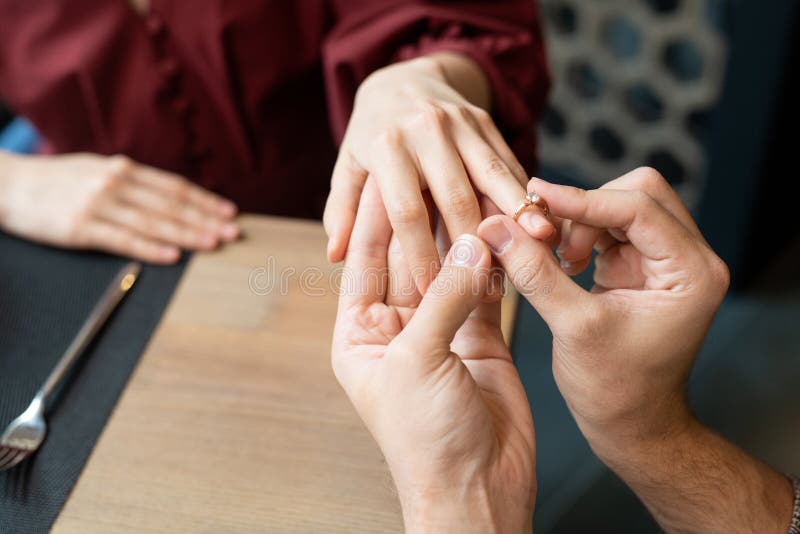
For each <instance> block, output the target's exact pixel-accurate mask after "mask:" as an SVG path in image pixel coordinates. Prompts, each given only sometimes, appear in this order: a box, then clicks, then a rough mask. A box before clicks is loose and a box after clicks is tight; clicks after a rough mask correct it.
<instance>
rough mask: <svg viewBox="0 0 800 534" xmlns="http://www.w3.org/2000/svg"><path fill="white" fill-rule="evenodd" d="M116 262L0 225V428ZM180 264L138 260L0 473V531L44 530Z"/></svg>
mask: <svg viewBox="0 0 800 534" xmlns="http://www.w3.org/2000/svg"><path fill="white" fill-rule="evenodd" d="M124 263H125V260H122V259H120V258H114V257H110V256H104V255H101V254H94V253H79V252H69V251H62V250H55V249H52V248H47V247H43V246H39V245H35V244H32V243H27V242H24V241H21V240H18V239H15V238H13V237H10V236H7V235H5V234H2V233H0V433H2V431H3V429H4V428H5V426H6V425H7V424H8V423H9V422H10V421H11V420H12V419H14V418H15V417H16V416H17V415H19V414H20V413H21V412H22V411H23V410H24V409H25V407H26V406H27V405H28V403H29V402H30V401H31V399H32V398H33V395H34V393H35V392H36V390H37V389H38V388H39V386H40V385H41V383H42V381H43V380H44V378H45V377H46V376H47V374H48V373H49V372H50V370H51V369H52V367H53V365H54V364H55V362H56V361H57V360H58V358H59V357H60V356H61V354H62V353H63V351H64V350H65V349H66V348H67V346H68V345H69V343H70V341H71V340H72V338H73V336H74V335H75V334H76V333H77V331H78V330H79V328H80V326H81V324H82V323H83V321H84V320H85V319H86V317H87V316H88V314H89V312H90V310H91V309H92V307H93V306H94V305H95V303H96V302H97V300H98V299H99V297H100V295H101V294H102V292H103V290H104V289H105V287H106V286H107V285H108V284H109V282H110V281H111V280H112V278H113V277H114V275H115V274H116V272H117V271H118V270H119V269H120V268H121V267H122V266H123V265H124ZM184 267H185V261H184V262H182V263H181V264H179V265H176V266H173V267H153V266H146V267H145V268H144V270H143V272H142V276H141V277H140V279H139V280H138V281H137V282H136V285H135V286H134V288H133V289H132V290H131V292H130V293H129V294H128V295H127V296H126V297H125V299H124V300H123V301H122V303H121V304H120V306H119V307H118V309H117V310H116V312H115V313H114V315H112V316H111V318H110V319H109V321H108V323H107V324H106V327H105V328H104V329H103V330H102V331H101V332H100V334H99V336H98V337H97V339H96V341H95V343H93V344H92V346H90V347H89V349H88V351H87V352H86V354H84V356H83V358H82V359H81V361H80V363H79V364H78V367H77V369H76V372H74V373H73V374H72V376H71V378H70V380H69V382H68V383H67V386H66V387H65V388H64V389H63V390H62V391H61V392H60V394H59V395H58V397H57V398H56V399H55V403H54V404H53V405H52V406H51V408H50V410H49V413H48V418H47V420H48V435H47V439H46V440H45V442H44V444H43V445H42V447H41V449H40V450H39V452H38V453H37V454H36V455H35V456H33V457H32V458H30V459H28V460H26V461H25V462H23V463H22V464H20V465H19V466H17V467H16V468H15V469H13V470H11V471H8V472H4V473H0V533H11V532H13V533H15V534H16V533H28V532H30V533H39V532H47V530H48V529H49V528H50V526H51V525H52V524H53V522H54V521H55V519H56V517H57V515H58V513H59V511H60V510H61V507H62V506H63V505H64V502H65V501H66V499H67V497H68V496H69V492H70V491H71V490H72V487H73V485H74V484H75V482H76V480H77V478H78V475H80V472H81V470H82V469H83V466H84V464H85V463H86V460H87V459H88V457H89V454H90V453H91V451H92V448H93V447H94V444H95V441H96V440H97V438H98V436H99V435H100V432H101V431H102V429H103V426H104V425H105V423H106V420H107V419H108V417H109V415H110V414H111V411H112V410H113V408H114V405H115V404H116V401H117V398H118V397H119V395H120V393H121V392H122V390H123V388H124V387H125V384H126V383H127V381H128V377H129V376H130V374H131V371H133V368H134V367H135V365H136V362H137V361H138V360H139V356H140V355H141V354H142V352H143V351H144V348H145V346H146V345H147V342H148V340H149V339H150V336H151V334H152V332H153V329H154V328H155V327H156V325H157V324H158V322H159V320H160V318H161V314H162V313H163V311H164V308H165V307H166V305H167V303H168V301H169V299H170V296H171V295H172V292H173V290H174V288H175V285H176V284H177V282H178V280H179V279H180V277H181V273H182V272H183V269H184ZM117 489H119V488H117Z"/></svg>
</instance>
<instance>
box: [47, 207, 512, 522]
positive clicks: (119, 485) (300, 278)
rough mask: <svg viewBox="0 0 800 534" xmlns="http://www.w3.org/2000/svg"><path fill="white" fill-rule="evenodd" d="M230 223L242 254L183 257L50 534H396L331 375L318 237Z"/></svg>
mask: <svg viewBox="0 0 800 534" xmlns="http://www.w3.org/2000/svg"><path fill="white" fill-rule="evenodd" d="M241 224H242V226H243V229H244V232H245V235H246V238H245V239H244V240H242V241H241V242H240V243H237V244H235V245H233V246H229V247H226V248H225V249H224V250H222V251H219V252H216V253H213V254H198V255H196V256H195V257H194V258H193V259H192V261H191V263H190V265H189V266H188V268H187V271H186V272H185V274H184V276H183V279H182V280H181V283H180V284H179V286H178V288H177V290H176V292H175V295H174V296H173V299H172V301H171V303H170V305H169V307H168V308H167V310H166V312H165V314H164V317H163V318H162V321H161V324H160V325H159V327H158V329H157V331H156V333H155V334H154V336H153V338H152V339H151V341H150V344H149V346H148V348H147V350H146V352H145V354H144V355H143V356H142V359H141V361H140V362H139V365H138V367H137V369H136V371H135V372H134V374H133V375H132V377H131V380H130V382H129V384H128V386H127V388H126V389H125V392H124V393H123V395H122V397H121V399H120V401H119V403H118V404H117V407H116V409H115V411H114V413H113V415H112V417H111V419H110V420H109V422H108V425H107V426H106V428H105V430H104V431H103V434H102V435H101V437H100V440H99V442H98V444H97V446H96V448H95V450H94V452H93V453H92V456H91V457H90V459H89V462H88V464H87V465H86V468H85V470H84V472H83V474H82V475H81V477H80V478H79V480H78V483H77V485H76V487H75V489H74V490H73V492H72V494H71V496H70V498H69V500H68V501H67V503H66V505H65V507H64V508H63V510H62V512H61V514H60V516H59V518H58V520H57V522H56V524H55V525H54V529H53V530H54V532H57V533H59V532H61V533H67V532H70V533H71V532H75V533H86V532H142V531H153V532H155V531H158V532H214V533H217V532H398V531H401V530H402V518H401V514H400V507H399V503H398V502H397V498H396V496H395V494H394V487H393V483H392V481H391V478H390V476H389V473H388V470H387V468H386V465H385V463H384V461H383V458H382V456H381V453H380V451H379V450H378V448H377V446H376V445H375V444H374V442H373V441H372V438H371V437H370V435H369V434H368V432H367V431H366V429H365V428H364V426H363V425H362V423H361V422H360V420H359V419H358V417H357V416H356V414H355V412H354V411H353V409H352V407H351V405H350V403H349V401H348V400H347V398H346V396H345V395H344V393H343V391H342V390H341V388H340V387H339V385H338V383H337V382H336V380H335V378H334V376H333V373H332V371H331V367H330V340H331V333H332V330H333V324H334V320H335V315H336V295H335V293H334V292H333V291H331V290H330V287H329V280H330V276H331V273H332V272H333V271H334V270H335V268H334V267H332V266H330V265H329V264H328V263H327V261H326V260H325V257H324V250H325V236H324V232H323V230H322V227H321V225H320V224H319V223H316V222H306V221H296V220H288V219H278V218H267V217H255V216H244V217H242V218H241ZM270 272H271V273H273V275H275V274H276V273H277V274H280V273H283V277H282V279H281V276H270ZM270 281H272V282H274V284H275V285H274V286H272V287H271V286H270ZM515 302H516V299H515V298H514V297H513V296H512V297H510V298H507V301H506V307H507V310H508V312H507V313H505V314H504V315H505V319H506V320H505V322H506V331H507V332H508V331H510V325H511V321H512V319H513V307H514V304H515Z"/></svg>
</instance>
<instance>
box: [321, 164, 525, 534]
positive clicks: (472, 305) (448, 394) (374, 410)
mask: <svg viewBox="0 0 800 534" xmlns="http://www.w3.org/2000/svg"><path fill="white" fill-rule="evenodd" d="M391 235H392V231H391V226H390V223H389V221H388V218H387V215H386V211H385V208H384V206H383V203H382V201H381V198H380V193H379V191H378V189H377V184H376V183H375V181H374V180H372V179H370V180H368V181H367V183H366V185H365V188H364V191H363V194H362V195H361V199H360V208H359V212H358V217H357V219H356V222H355V227H354V230H353V236H352V238H351V240H350V246H349V248H348V253H347V261H346V267H345V270H344V273H343V275H342V295H341V298H340V304H339V313H338V317H337V321H336V328H335V331H334V338H333V368H334V372H335V373H336V377H337V378H338V380H339V382H340V383H341V384H342V386H343V388H344V389H345V391H346V392H347V394H348V396H349V397H350V400H351V401H352V403H353V405H354V406H355V408H356V410H357V411H358V413H359V415H360V416H361V418H362V419H363V420H364V422H365V424H366V426H367V428H368V429H369V430H370V432H371V433H372V435H373V437H374V438H375V440H376V441H377V442H378V445H379V446H380V448H381V450H382V451H383V453H384V455H385V457H386V461H387V463H388V465H389V468H390V470H391V472H392V476H393V477H394V480H395V483H396V485H397V490H398V494H399V496H400V501H401V504H402V507H403V515H404V519H405V523H406V528H407V529H408V531H409V532H421V531H430V532H492V531H502V532H522V531H530V530H531V521H532V517H533V502H534V496H535V471H534V465H535V449H534V432H533V421H532V419H531V414H530V408H529V405H528V401H527V398H526V396H525V391H524V389H523V387H522V384H521V383H520V379H519V376H518V374H517V371H516V368H515V367H514V364H513V363H512V361H511V357H510V356H509V353H508V350H507V348H506V345H505V343H504V341H503V337H502V334H501V332H500V327H499V324H500V316H499V302H493V303H482V299H483V297H484V296H485V293H486V290H487V285H488V283H489V280H488V277H489V270H490V267H491V255H490V253H489V250H488V249H487V248H486V246H485V245H484V244H483V243H482V242H481V241H480V240H479V239H478V238H476V237H474V236H469V235H466V236H462V237H460V238H458V239H457V240H456V241H455V242H454V244H453V246H452V247H451V249H450V253H449V255H448V257H447V259H446V260H445V262H444V266H443V268H442V270H441V271H440V273H439V275H438V276H437V277H436V278H435V279H434V281H433V282H432V284H431V286H430V288H429V289H428V291H427V293H426V295H425V297H424V298H423V299H422V301H421V303H420V305H419V307H418V308H411V307H404V306H403V305H402V303H401V302H402V296H400V298H398V295H392V294H387V288H389V287H391V284H390V281H389V278H390V276H389V273H388V269H387V254H388V247H389V242H390V238H391ZM393 302H395V303H397V304H393Z"/></svg>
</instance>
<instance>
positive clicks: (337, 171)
mask: <svg viewBox="0 0 800 534" xmlns="http://www.w3.org/2000/svg"><path fill="white" fill-rule="evenodd" d="M456 87H458V88H460V89H461V92H459V91H458V90H457V89H456ZM488 93H489V89H488V83H487V81H486V78H485V76H484V74H483V72H482V71H481V70H480V68H479V67H478V66H477V65H476V64H475V63H474V62H473V61H472V60H470V59H468V58H466V57H465V56H461V55H458V54H452V53H443V54H437V55H434V56H429V57H425V58H420V59H415V60H411V61H407V62H404V63H398V64H395V65H392V66H389V67H386V68H384V69H381V70H379V71H376V72H375V73H373V74H372V75H371V76H369V77H368V78H367V79H366V80H365V81H364V82H363V83H362V84H361V87H360V88H359V90H358V94H357V95H356V100H355V107H354V110H353V113H352V115H351V118H350V123H349V125H348V127H347V132H346V134H345V137H344V141H343V143H342V147H341V150H340V152H339V158H338V160H337V162H336V166H335V168H334V171H333V177H332V181H331V194H330V197H329V198H328V204H327V206H326V209H325V217H324V221H325V228H326V230H327V232H328V237H329V243H328V258H329V260H330V261H341V260H342V259H343V258H344V255H345V252H346V250H347V245H348V241H349V239H350V233H351V231H352V228H353V224H354V221H355V217H356V212H357V210H358V208H359V197H360V195H361V190H362V188H363V186H364V183H365V181H366V178H367V176H368V175H371V176H373V177H374V179H375V180H376V182H377V184H378V186H379V189H380V192H381V196H382V197H383V201H384V203H385V205H386V209H387V211H388V214H389V219H390V221H391V224H392V227H393V229H394V231H395V234H396V235H397V239H398V240H399V242H400V246H401V247H402V250H403V253H404V254H405V257H406V260H407V263H408V267H409V268H410V270H411V273H412V275H413V278H414V281H415V283H416V285H417V287H418V288H419V289H420V291H421V292H422V293H424V291H425V289H426V288H427V286H428V284H430V282H431V281H432V280H433V278H434V277H435V276H436V273H437V272H438V270H439V267H440V265H439V256H438V254H437V251H436V247H435V244H434V238H433V234H432V232H431V224H430V218H431V215H430V214H429V212H428V209H427V207H426V204H425V201H424V199H423V191H424V190H425V189H429V190H430V193H431V196H432V197H433V201H434V203H435V205H436V207H437V208H438V210H439V212H440V213H441V215H442V218H443V220H444V222H445V224H446V226H447V231H448V233H449V235H450V237H451V238H452V239H454V238H455V237H456V236H458V235H461V234H464V233H473V234H474V233H475V231H476V229H477V227H478V224H480V222H481V220H482V216H481V209H480V205H479V202H478V197H479V194H477V193H482V194H483V195H486V196H487V197H488V199H490V200H491V201H493V203H494V204H495V205H497V207H498V208H499V209H500V211H502V212H503V213H505V214H507V215H511V214H512V213H513V212H514V210H515V209H516V208H517V206H518V205H519V203H520V202H521V201H522V199H523V197H524V196H525V184H526V182H527V175H526V173H525V170H524V169H523V168H522V166H521V165H520V163H519V162H518V161H517V158H516V157H515V156H514V154H513V152H512V151H511V149H510V148H509V147H508V145H507V144H506V142H505V141H504V140H503V137H502V135H501V134H500V132H499V131H498V130H497V127H496V126H495V125H494V123H493V121H492V119H491V116H490V115H489V113H488V112H487V111H486V110H485V109H484V107H488V100H489V96H488ZM468 97H469V99H468ZM481 106H483V107H481ZM476 190H477V193H476ZM519 222H520V224H521V225H522V226H523V227H524V228H525V229H526V231H527V232H528V233H529V234H530V235H531V236H532V237H536V238H540V239H547V238H548V237H551V236H552V235H553V234H554V227H553V225H552V224H551V223H550V221H548V219H547V218H546V217H545V216H544V215H543V214H542V213H541V212H540V211H539V210H538V208H533V209H527V210H525V212H524V213H523V215H522V216H521V217H520V220H519Z"/></svg>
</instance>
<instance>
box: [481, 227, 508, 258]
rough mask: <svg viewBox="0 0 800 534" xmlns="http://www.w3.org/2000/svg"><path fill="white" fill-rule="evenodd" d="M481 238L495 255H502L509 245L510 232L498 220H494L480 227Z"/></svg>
mask: <svg viewBox="0 0 800 534" xmlns="http://www.w3.org/2000/svg"><path fill="white" fill-rule="evenodd" d="M481 238H483V240H484V241H486V244H487V245H489V248H490V249H492V252H493V253H495V254H500V253H502V252H503V251H504V250H505V249H506V247H508V245H509V244H510V243H511V232H509V231H508V228H507V227H506V225H505V223H504V222H503V221H502V220H500V219H494V220H491V221H489V223H487V224H485V225H483V226H482V227H481Z"/></svg>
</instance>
